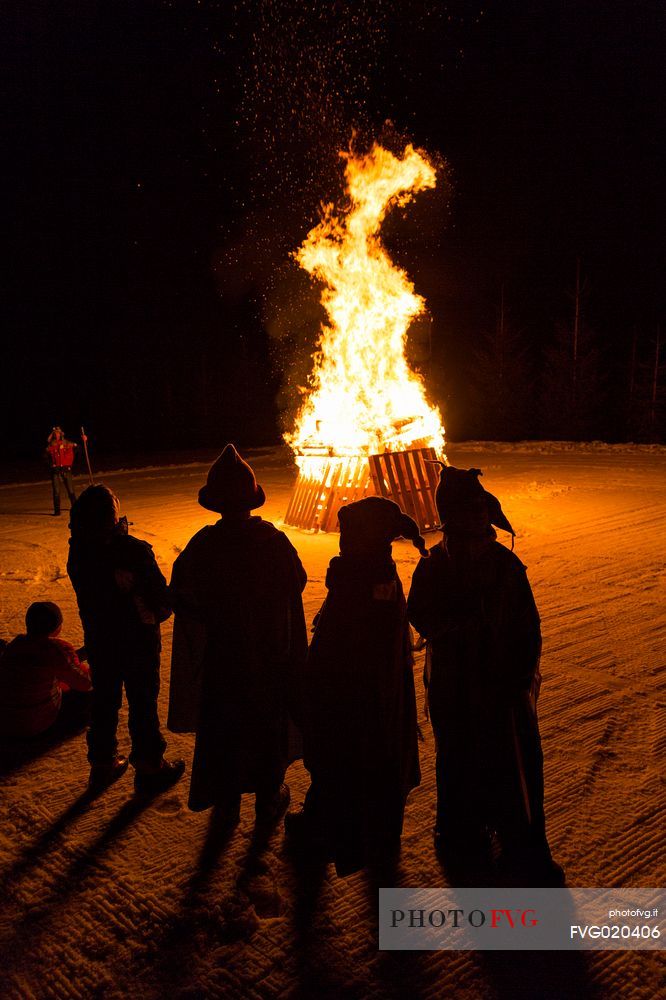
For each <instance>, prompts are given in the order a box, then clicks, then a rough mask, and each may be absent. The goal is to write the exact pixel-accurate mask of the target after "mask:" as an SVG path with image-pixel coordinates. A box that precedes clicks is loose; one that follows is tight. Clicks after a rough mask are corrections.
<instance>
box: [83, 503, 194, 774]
mask: <svg viewBox="0 0 666 1000" xmlns="http://www.w3.org/2000/svg"><path fill="white" fill-rule="evenodd" d="M119 513H120V504H119V502H118V498H117V497H116V496H115V495H114V494H113V493H112V492H111V490H110V489H107V487H106V486H102V485H99V486H89V487H88V488H87V489H85V490H84V491H83V493H82V494H81V496H80V497H79V499H78V500H77V501H76V503H75V504H74V506H73V508H72V516H71V521H70V529H71V538H70V542H69V546H70V549H69V559H68V560H67V572H68V574H69V578H70V580H71V581H72V586H73V587H74V590H75V592H76V598H77V601H78V605H79V613H80V615H81V621H82V623H83V633H84V637H85V646H86V650H87V652H88V660H89V663H90V672H91V675H92V682H93V703H92V716H91V720H90V729H89V730H88V760H89V761H90V764H91V769H90V784H91V786H92V787H94V788H100V789H101V788H103V787H104V786H105V785H108V784H110V783H111V782H112V781H115V780H116V778H119V777H120V775H122V774H123V773H124V772H125V771H126V770H127V766H128V763H131V764H132V765H133V767H134V769H135V772H136V773H135V778H134V783H135V786H136V789H137V791H139V792H146V793H149V794H150V793H152V792H158V791H160V790H162V789H164V788H168V787H169V786H170V785H172V784H173V783H174V782H176V781H177V780H178V779H179V778H180V777H181V776H182V774H183V772H184V770H185V764H184V762H183V761H182V760H176V761H167V760H165V758H164V756H163V754H164V749H165V747H166V742H165V740H164V737H163V736H162V733H161V732H160V721H159V716H158V711H157V696H158V694H159V690H160V649H161V638H160V622H163V621H165V620H166V619H167V618H168V617H169V615H170V614H171V611H170V608H169V602H168V596H167V587H166V580H165V579H164V577H163V575H162V573H161V572H160V570H159V567H158V565H157V562H156V560H155V556H154V555H153V550H152V548H151V546H150V545H149V544H148V543H147V542H143V541H141V540H140V539H138V538H134V536H133V535H129V534H128V533H127V518H124V517H123V518H121V517H120V516H119ZM123 688H124V689H125V694H126V696H127V704H128V709H129V731H130V737H131V740H132V752H131V754H130V757H129V761H128V758H127V757H125V756H124V755H121V754H119V753H118V741H117V738H116V730H117V728H118V712H119V711H120V706H121V704H122V697H123Z"/></svg>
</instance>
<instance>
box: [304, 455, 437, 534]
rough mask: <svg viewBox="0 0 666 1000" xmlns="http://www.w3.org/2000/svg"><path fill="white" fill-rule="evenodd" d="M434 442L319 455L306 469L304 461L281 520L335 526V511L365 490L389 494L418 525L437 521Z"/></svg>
mask: <svg viewBox="0 0 666 1000" xmlns="http://www.w3.org/2000/svg"><path fill="white" fill-rule="evenodd" d="M436 461H437V454H436V452H435V449H434V448H415V449H413V450H410V451H391V452H384V453H383V454H381V455H370V457H369V458H366V457H365V456H364V455H360V456H353V457H350V458H340V457H337V456H332V457H330V458H326V459H321V458H319V459H318V460H317V461H316V462H313V468H315V469H316V473H315V474H314V475H309V474H308V471H307V465H306V466H305V468H301V471H300V473H299V476H298V480H297V482H296V486H295V488H294V492H293V494H292V497H291V500H290V502H289V507H288V509H287V513H286V516H285V523H286V524H289V525H291V526H292V527H294V528H302V529H304V530H306V531H337V529H338V511H339V510H340V507H342V506H343V505H344V504H346V503H353V501H354V500H361V499H362V498H363V497H364V496H367V495H368V494H369V493H370V494H371V493H376V494H378V495H379V496H384V497H388V498H389V499H391V500H395V502H396V503H397V504H399V505H400V507H402V509H403V510H404V511H406V513H408V514H409V515H410V516H411V517H413V518H414V520H415V521H416V523H417V524H418V526H419V528H420V529H421V531H432V530H433V529H434V528H436V527H437V525H438V523H439V519H438V515H437V508H436V507H435V489H436V488H437V483H438V481H439V476H438V473H437V467H436V465H432V464H428V463H429V462H436Z"/></svg>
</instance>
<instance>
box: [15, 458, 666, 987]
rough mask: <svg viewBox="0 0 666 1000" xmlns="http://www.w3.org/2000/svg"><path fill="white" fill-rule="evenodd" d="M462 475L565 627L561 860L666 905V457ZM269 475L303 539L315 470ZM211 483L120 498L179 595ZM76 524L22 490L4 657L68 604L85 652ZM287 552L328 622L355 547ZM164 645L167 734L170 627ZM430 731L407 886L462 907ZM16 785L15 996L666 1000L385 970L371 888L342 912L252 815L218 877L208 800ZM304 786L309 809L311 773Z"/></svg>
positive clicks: (544, 958) (581, 982)
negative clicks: (291, 505) (497, 513)
mask: <svg viewBox="0 0 666 1000" xmlns="http://www.w3.org/2000/svg"><path fill="white" fill-rule="evenodd" d="M448 454H449V461H451V462H452V463H453V464H454V465H459V466H464V467H467V466H476V467H479V466H480V467H481V468H482V469H483V470H484V473H485V475H484V480H483V482H484V485H486V487H487V488H488V489H490V490H491V491H492V492H494V493H496V494H497V495H498V496H499V497H500V498H501V500H502V503H503V506H504V509H505V511H506V512H507V515H508V516H509V518H510V520H511V521H512V522H513V524H514V527H515V528H516V530H517V535H518V537H517V539H516V551H517V553H518V555H519V556H520V558H521V559H522V560H523V561H524V562H525V563H526V564H527V565H528V567H529V575H530V578H531V581H532V585H533V588H534V591H535V595H536V599H537V603H538V605H539V608H540V611H541V614H542V619H543V629H544V640H545V641H544V655H543V660H542V671H543V675H544V684H543V688H542V694H541V702H540V718H541V730H542V736H543V743H544V751H545V760H546V809H547V816H548V821H549V835H550V840H551V846H552V847H553V852H554V854H555V856H556V858H557V859H558V860H559V861H560V862H561V863H562V864H563V865H564V867H565V868H566V871H567V876H568V881H569V884H570V885H576V886H641V885H644V886H651V885H663V884H664V870H663V862H664V840H663V834H664V821H663V815H664V813H663V806H664V796H663V791H662V787H663V786H662V776H663V767H662V764H663V751H664V745H665V742H666V708H665V705H664V687H663V682H664V677H665V676H666V675H665V674H664V671H665V670H666V662H665V661H666V656H665V651H666V642H665V638H666V628H665V626H666V600H665V594H664V575H663V573H664V555H665V545H664V524H665V518H666V449H663V448H661V449H660V448H655V447H650V448H640V447H631V446H629V447H624V448H623V447H620V446H615V447H608V446H605V447H604V446H594V445H592V446H590V447H587V448H585V447H576V448H573V447H551V446H547V445H546V446H544V445H529V444H524V443H522V444H520V445H517V446H507V445H503V446H496V445H487V446H484V445H483V444H477V443H475V444H474V445H469V446H465V445H457V446H456V445H453V446H451V447H450V449H449V453H448ZM250 457H251V460H252V462H253V464H254V466H255V469H256V471H257V475H258V478H259V481H260V482H261V483H262V484H263V486H264V488H265V490H266V493H267V496H268V502H267V504H266V506H265V508H264V509H263V511H262V514H263V516H264V517H266V518H268V519H271V520H274V521H276V522H279V521H280V520H281V519H282V518H283V516H284V513H285V511H286V507H287V503H288V499H289V493H290V489H291V485H292V483H293V480H294V478H295V471H294V468H293V466H292V465H291V464H290V462H289V460H288V457H287V455H286V453H285V452H284V451H283V450H280V449H275V450H270V451H269V450H264V451H260V452H255V453H253V454H252V456H250ZM205 472H206V468H205V467H204V466H201V465H187V466H180V467H170V468H150V469H144V470H139V471H137V470H133V471H129V472H124V473H110V474H108V475H105V476H104V477H100V478H103V480H104V481H105V482H107V483H108V484H109V485H110V486H112V487H113V489H114V490H115V491H116V492H117V493H118V495H119V496H120V498H121V502H122V505H123V511H124V512H125V513H127V514H128V516H129V518H130V521H132V522H133V528H132V531H133V532H134V533H135V534H137V535H138V536H139V537H141V538H145V539H147V540H148V541H149V542H151V544H152V545H153V546H154V549H155V552H156V554H157V557H158V559H159V561H160V564H161V565H162V568H163V570H164V572H165V573H166V574H167V575H168V574H169V571H170V567H171V564H172V562H173V560H174V558H175V556H176V555H177V553H178V552H179V551H180V549H181V548H182V547H183V546H184V544H185V543H186V541H187V539H188V538H189V537H190V535H191V534H193V533H194V531H196V530H197V529H198V528H199V527H200V526H201V525H203V524H205V523H206V522H207V521H210V520H212V519H213V518H214V515H209V514H207V513H206V512H205V511H203V510H202V509H201V508H200V507H198V506H197V503H196V495H197V491H198V488H199V486H200V485H201V484H202V482H203V480H204V478H205ZM67 520H68V519H67V515H66V513H65V514H64V516H62V517H60V518H54V517H53V516H51V515H50V496H49V487H48V486H47V485H46V484H39V483H32V484H30V485H24V486H21V485H17V486H3V487H0V636H4V637H6V638H9V637H11V636H13V635H15V634H16V633H17V632H19V631H21V630H22V620H23V614H24V612H25V608H26V607H27V605H28V604H29V603H30V602H31V601H33V600H39V599H50V600H54V601H56V602H57V603H58V604H60V606H61V607H62V609H63V612H64V616H65V629H64V632H63V635H64V636H65V637H66V638H70V639H71V640H72V641H74V642H78V641H79V640H80V639H81V629H80V624H79V621H78V616H77V612H76V604H75V600H74V595H73V593H72V590H71V588H70V585H69V581H68V579H67V576H66V572H65V564H66V557H67V537H68V531H67ZM287 530H288V533H289V535H290V537H291V539H292V541H293V542H294V544H295V545H296V547H297V548H298V550H299V552H300V554H301V558H302V560H303V563H304V565H305V567H306V569H307V571H308V577H309V582H308V586H307V589H306V592H305V603H306V613H307V615H308V618H309V619H311V618H312V616H313V615H314V613H315V611H316V610H317V608H318V607H319V605H320V603H321V601H322V598H323V596H324V575H325V570H326V566H327V563H328V561H329V559H330V558H331V557H332V556H333V555H334V554H335V552H336V549H337V536H335V535H318V536H314V535H307V534H304V533H301V532H297V531H292V530H290V529H287ZM394 552H395V554H396V557H397V559H398V563H399V570H400V573H401V576H402V579H403V583H404V584H405V587H407V586H408V585H409V579H410V576H411V573H412V571H413V569H414V565H415V563H416V552H415V550H414V549H413V547H412V546H411V545H409V544H407V543H397V544H396V545H395V546H394ZM163 633H164V655H163V690H162V695H161V705H162V711H163V716H165V715H166V695H167V688H168V676H169V656H170V645H171V627H170V623H167V625H166V626H165V627H164V630H163ZM420 667H421V664H420V663H417V665H416V671H417V678H418V676H419V674H420ZM417 685H418V690H419V692H421V691H422V689H421V685H420V680H418V679H417ZM419 698H420V695H419ZM422 721H423V720H422ZM123 725H124V716H123ZM423 729H424V734H425V743H424V744H423V745H422V766H423V782H422V785H421V787H420V788H419V789H417V790H416V791H415V792H414V793H413V795H412V797H411V798H410V801H409V804H408V808H407V817H406V825H405V834H404V840H403V851H402V859H401V864H400V869H399V873H398V878H399V884H401V885H405V886H407V885H419V886H436V885H443V884H445V882H444V876H443V873H442V870H441V868H440V866H439V864H438V862H437V859H436V857H435V855H434V853H433V850H432V841H431V833H430V831H431V827H432V820H433V808H434V767H433V764H434V762H433V741H432V734H431V732H430V730H429V728H428V725H427V724H424V726H423ZM125 736H126V733H125V731H123V738H125ZM192 743H193V739H192V737H190V736H171V737H170V752H171V753H172V754H174V755H175V754H178V755H183V756H184V757H185V758H186V759H187V760H188V762H189V761H190V760H191V754H192ZM125 745H126V744H125ZM14 763H15V766H14V767H13V768H12V767H11V766H10V765H9V764H7V763H5V766H4V773H3V775H2V777H1V778H0V780H1V782H2V786H1V789H0V805H1V808H2V817H3V819H2V823H1V824H0V865H1V868H0V889H1V897H0V898H1V899H2V905H1V906H0V948H1V950H2V957H1V960H0V995H2V996H3V997H14V996H15V997H67V998H70V997H71V998H78V997H93V996H94V997H118V998H120V997H132V998H134V997H147V998H158V997H167V996H168V997H178V996H179V997H188V998H195V997H216V996H223V997H227V996H229V997H238V998H244V997H248V998H250V997H252V998H254V997H274V996H275V997H278V996H280V997H282V996H285V997H296V996H302V997H306V996H307V997H317V998H324V997H330V998H334V997H359V998H366V997H367V998H370V997H397V996H409V997H415V998H416V997H433V998H434V997H445V996H447V997H448V996H455V997H461V998H472V997H484V998H486V997H487V998H494V997H509V996H512V997H514V996H518V997H525V996H535V997H545V996H552V997H567V996H581V997H582V996H584V997H592V996H603V997H631V998H638V997H646V998H647V997H650V998H651V997H654V996H655V995H657V993H658V985H657V984H658V972H659V964H658V963H659V959H658V956H657V954H656V953H652V954H649V953H645V954H643V955H638V954H631V953H623V952H616V953H606V954H603V953H594V952H587V953H584V954H582V955H579V956H575V955H574V956H570V955H566V954H558V953H551V954H544V953H540V954H534V955H528V954H525V955H519V954H516V953H506V954H502V953H495V954H494V955H493V954H490V953H488V954H485V955H484V954H477V953H469V952H465V953H456V952H441V953H437V952H432V953H430V952H422V953H421V952H416V953H379V952H378V951H377V947H376V937H375V929H374V928H375V905H376V897H375V890H374V887H373V886H372V885H371V884H370V883H369V881H368V879H367V877H366V876H365V875H363V874H359V875H355V876H352V877H351V878H348V879H346V880H341V879H338V878H337V877H336V876H335V874H334V872H333V870H332V869H329V870H328V872H327V873H326V877H325V879H324V881H323V883H322V885H321V887H320V888H319V889H318V890H315V889H313V888H312V887H311V886H309V885H307V884H303V883H302V881H301V880H300V877H299V875H298V873H297V872H296V871H295V870H294V867H293V865H292V862H291V861H290V859H289V857H288V855H287V854H286V853H285V852H284V843H283V837H282V833H281V831H280V830H278V831H276V832H275V834H274V835H273V836H272V837H271V839H270V841H269V843H268V844H267V845H264V846H262V845H259V844H256V843H255V842H253V840H252V817H253V808H252V802H251V801H250V800H248V801H247V802H245V803H244V805H243V812H242V823H241V825H240V827H239V828H238V829H237V831H236V832H235V833H234V835H233V837H232V838H231V840H230V841H229V842H228V844H227V845H225V846H224V847H223V848H222V850H221V852H220V853H219V855H217V856H216V855H215V852H214V851H212V850H211V847H210V844H208V845H206V833H207V824H208V815H207V814H205V813H204V814H196V815H195V814H192V813H190V812H188V810H187V808H186V805H185V799H186V792H187V786H186V784H185V783H183V784H182V785H180V786H176V788H175V789H174V790H172V791H171V792H169V793H167V794H165V795H163V796H162V797H160V798H158V799H157V800H155V801H154V802H153V803H152V804H150V805H148V806H143V805H141V804H139V803H137V802H136V801H135V800H133V798H132V784H131V779H130V777H129V776H127V777H125V778H124V779H122V780H121V781H120V782H119V783H118V784H117V785H115V786H114V787H112V788H111V789H109V790H108V791H107V792H106V793H105V794H104V795H103V796H101V797H100V798H98V799H96V800H95V801H94V802H93V803H92V804H91V803H87V802H86V801H85V800H83V799H82V798H81V796H82V793H83V791H84V789H85V784H86V779H87V766H86V759H85V746H84V740H83V737H80V736H77V737H74V738H72V739H71V740H69V741H68V742H66V743H64V744H61V745H60V746H58V747H56V748H55V749H52V750H51V751H49V752H48V753H47V754H44V755H42V756H38V757H36V758H35V759H33V760H32V761H24V762H21V763H19V762H18V761H16V762H14ZM288 780H289V783H290V785H291V788H292V796H293V800H294V801H296V802H298V801H300V799H301V797H302V795H303V793H304V790H305V788H306V787H307V779H306V774H305V772H304V770H303V768H302V766H301V765H300V764H296V765H294V766H293V767H292V769H291V770H290V772H289V778H288Z"/></svg>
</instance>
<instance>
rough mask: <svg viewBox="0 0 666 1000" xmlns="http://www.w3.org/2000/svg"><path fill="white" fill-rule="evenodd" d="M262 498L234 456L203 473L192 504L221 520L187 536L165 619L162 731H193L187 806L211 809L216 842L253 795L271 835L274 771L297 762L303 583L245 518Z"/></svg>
mask: <svg viewBox="0 0 666 1000" xmlns="http://www.w3.org/2000/svg"><path fill="white" fill-rule="evenodd" d="M265 499H266V497H265V494H264V491H263V489H262V488H261V486H259V485H258V484H257V482H256V479H255V476H254V472H253V471H252V469H251V468H250V466H249V465H248V464H247V463H246V462H244V461H243V459H242V458H241V456H240V455H239V454H238V452H237V451H236V449H235V448H234V446H233V445H231V444H229V445H227V446H226V448H225V449H224V451H223V452H222V454H221V455H220V457H219V458H218V459H217V461H216V462H215V463H214V464H213V466H212V468H211V470H210V472H209V474H208V480H207V482H206V485H205V486H204V487H202V489H201V490H200V491H199V503H200V504H201V506H202V507H204V508H205V509H206V510H211V511H215V512H216V513H219V514H221V515H222V516H221V518H220V520H219V521H217V522H216V523H215V524H212V525H207V526H206V527H204V528H202V529H201V530H200V531H198V532H197V533H196V535H194V537H193V538H192V539H190V541H189V542H188V544H187V546H186V547H185V549H184V551H183V552H182V553H181V554H180V555H179V556H178V558H177V559H176V562H175V564H174V567H173V575H172V578H171V587H170V592H171V597H172V601H173V606H174V609H175V612H176V618H175V624H174V645H173V657H172V664H171V690H170V702H169V720H168V726H169V728H170V729H172V730H174V731H176V732H191V731H193V730H194V731H196V743H195V749H194V761H193V764H192V782H191V785H190V797H189V806H190V809H193V810H201V809H207V808H209V807H211V806H213V807H215V812H214V823H215V824H216V825H217V827H218V831H219V832H222V831H223V830H224V829H231V828H233V826H234V825H235V824H236V823H237V822H238V819H239V810H240V803H241V795H242V794H243V793H245V792H254V793H255V794H256V803H255V805H256V817H257V822H258V823H259V825H260V826H262V825H263V826H270V824H272V823H273V822H275V821H276V820H277V819H278V818H279V817H280V816H281V815H282V813H283V812H284V810H285V809H286V808H287V805H288V803H289V789H288V788H287V786H286V785H285V784H284V776H285V771H286V769H287V767H288V765H289V764H290V763H291V761H292V760H294V759H296V757H300V756H301V747H300V738H299V737H298V734H297V731H296V730H295V728H294V724H293V722H292V719H291V716H290V708H291V697H292V692H293V687H294V678H295V676H296V674H298V672H299V671H300V670H302V666H303V663H304V660H305V655H306V652H307V635H306V630H305V618H304V614H303V602H302V598H301V594H302V591H303V588H304V587H305V583H306V580H307V577H306V575H305V570H304V569H303V567H302V565H301V561H300V559H299V558H298V554H297V552H296V550H295V548H294V547H293V545H292V544H291V542H290V541H289V539H288V538H287V536H286V535H285V534H284V533H283V532H282V531H278V529H277V528H276V527H274V525H272V524H271V523H270V522H268V521H264V520H262V519H261V517H258V516H256V515H252V514H251V511H253V510H256V509H257V508H258V507H261V506H262V505H263V504H264V502H265Z"/></svg>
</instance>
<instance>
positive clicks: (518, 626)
mask: <svg viewBox="0 0 666 1000" xmlns="http://www.w3.org/2000/svg"><path fill="white" fill-rule="evenodd" d="M480 475H481V472H480V470H478V469H469V470H462V469H456V468H453V467H452V466H443V467H442V471H441V477H440V483H439V486H438V488H437V493H436V501H437V509H438V511H439V515H440V518H441V520H442V527H443V531H444V538H443V540H442V541H441V542H440V543H439V544H438V545H435V546H434V547H433V548H432V549H430V558H429V559H425V560H421V562H420V563H419V565H418V566H417V568H416V571H415V573H414V577H413V580H412V586H411V590H410V594H409V602H408V611H409V620H410V621H411V623H412V625H413V626H414V627H415V628H416V629H417V631H418V632H419V633H420V634H421V635H422V636H424V637H425V638H426V639H427V640H428V652H427V657H426V677H425V681H426V685H427V691H428V704H429V711H430V719H431V722H432V727H433V731H434V734H435V740H436V745H437V761H436V763H437V821H436V826H435V844H436V846H437V848H438V849H439V850H441V851H442V853H443V854H444V856H445V857H446V858H447V860H448V861H450V862H453V863H455V862H456V861H465V860H473V859H475V858H481V857H482V856H483V854H484V852H487V850H488V847H489V841H488V835H489V834H490V833H496V834H497V836H498V838H499V841H500V844H501V847H502V857H503V864H504V865H506V867H507V868H508V869H509V871H511V870H513V871H514V873H519V877H520V873H522V876H526V877H527V878H529V879H530V882H529V883H528V884H534V885H549V884H561V883H562V881H563V873H562V870H561V868H560V867H559V865H556V864H555V862H554V861H553V860H552V858H551V854H550V849H549V847H548V842H547V840H546V827H545V817H544V810H543V755H542V752H541V741H540V737H539V728H538V723H537V714H536V700H537V695H538V692H539V685H540V681H541V677H540V674H539V658H540V654H541V630H540V622H539V614H538V612H537V608H536V605H535V603H534V597H533V595H532V590H531V588H530V585H529V582H528V579H527V574H526V572H525V567H524V565H523V564H522V563H521V561H520V560H519V559H518V557H517V556H516V555H515V554H514V553H513V552H512V551H509V549H507V548H506V547H505V546H503V545H501V544H500V543H499V542H497V541H496V537H497V536H496V532H495V530H494V528H493V524H495V525H497V526H498V527H500V528H503V529H504V530H506V531H509V532H510V533H511V534H512V535H513V534H514V532H513V529H512V527H511V525H510V523H509V522H508V520H507V519H506V517H505V516H504V513H503V512H502V509H501V506H500V504H499V501H498V500H497V499H496V498H495V497H494V496H492V494H490V493H487V492H486V490H484V488H483V487H482V486H481V483H480V482H479V476H480Z"/></svg>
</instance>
